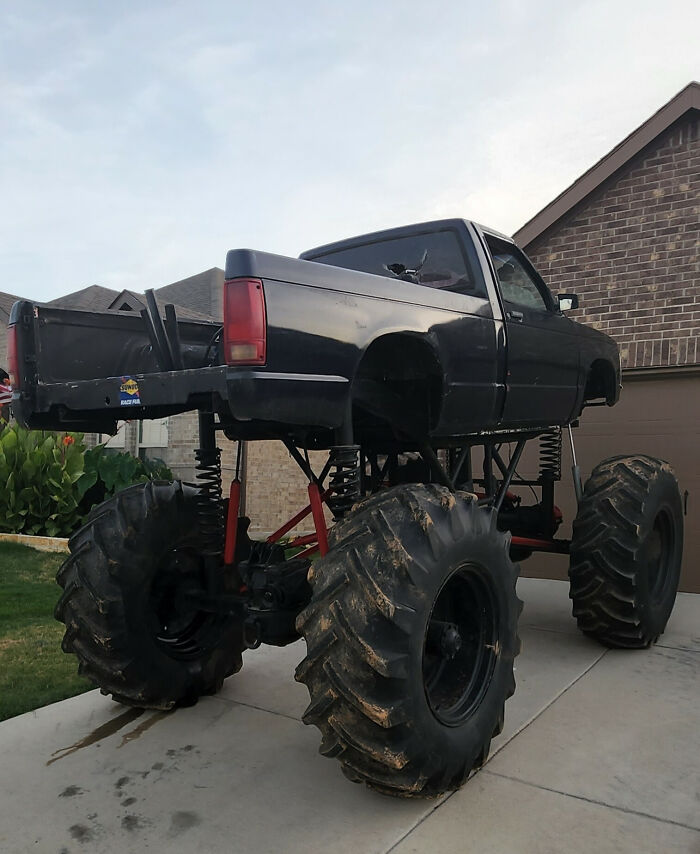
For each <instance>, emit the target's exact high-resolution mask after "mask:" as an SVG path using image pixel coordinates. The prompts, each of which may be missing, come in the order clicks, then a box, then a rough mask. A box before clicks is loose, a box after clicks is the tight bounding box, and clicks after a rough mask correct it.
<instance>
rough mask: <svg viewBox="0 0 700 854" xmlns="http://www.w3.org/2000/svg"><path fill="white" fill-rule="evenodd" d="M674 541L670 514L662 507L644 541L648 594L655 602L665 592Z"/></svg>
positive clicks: (669, 575) (661, 597)
mask: <svg viewBox="0 0 700 854" xmlns="http://www.w3.org/2000/svg"><path fill="white" fill-rule="evenodd" d="M674 541H675V540H674V532H673V520H672V518H671V514H670V513H669V511H668V510H666V509H662V510H660V511H659V512H658V513H657V514H656V518H655V519H654V525H653V527H652V529H651V531H650V532H649V535H648V537H647V538H646V541H645V543H644V552H645V555H646V562H647V571H648V573H649V575H648V578H649V595H650V596H651V598H652V599H653V600H654V601H655V602H658V601H660V600H661V599H663V597H664V595H665V593H666V592H667V591H666V588H667V586H668V582H669V579H670V577H671V574H670V572H669V570H670V567H671V558H672V555H673V550H674Z"/></svg>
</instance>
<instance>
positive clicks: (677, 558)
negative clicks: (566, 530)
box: [569, 455, 683, 649]
mask: <svg viewBox="0 0 700 854" xmlns="http://www.w3.org/2000/svg"><path fill="white" fill-rule="evenodd" d="M682 554H683V511H682V507H681V498H680V494H679V491H678V482H677V481H676V477H675V475H674V473H673V470H672V468H671V467H670V466H669V465H668V463H665V462H663V461H662V460H657V459H654V458H653V457H647V456H642V455H634V456H627V457H613V458H611V459H609V460H604V461H603V462H602V463H600V464H599V465H597V466H596V467H595V468H594V469H593V472H592V474H591V477H590V479H589V480H588V481H587V482H586V486H585V489H584V494H583V499H582V501H581V504H580V506H579V511H578V515H577V516H576V519H575V520H574V524H573V538H572V541H571V559H570V566H569V580H570V592H569V596H570V597H571V599H572V600H573V615H574V617H575V618H576V621H577V623H578V627H579V628H580V629H581V631H582V632H584V634H586V635H590V636H591V637H594V638H596V639H597V640H599V641H600V642H601V643H603V644H605V645H606V646H610V647H622V648H627V649H641V648H644V647H648V646H649V645H650V644H652V643H654V642H655V641H656V640H657V639H658V637H659V635H661V634H662V632H663V631H664V629H665V628H666V623H667V622H668V618H669V616H670V614H671V611H672V609H673V604H674V602H675V598H676V590H677V589H678V579H679V576H680V571H681V559H682Z"/></svg>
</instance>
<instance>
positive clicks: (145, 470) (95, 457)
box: [82, 445, 173, 513]
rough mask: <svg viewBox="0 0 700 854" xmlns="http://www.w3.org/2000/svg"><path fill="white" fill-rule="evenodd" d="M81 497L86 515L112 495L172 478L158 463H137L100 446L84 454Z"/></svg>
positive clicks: (160, 461) (129, 456)
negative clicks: (133, 486)
mask: <svg viewBox="0 0 700 854" xmlns="http://www.w3.org/2000/svg"><path fill="white" fill-rule="evenodd" d="M84 477H85V484H86V487H85V495H84V499H83V501H82V506H83V508H84V510H85V512H86V513H87V512H88V511H89V510H90V509H91V508H92V507H93V506H94V505H95V504H100V503H101V502H102V501H105V499H107V498H110V497H111V496H112V495H114V494H115V493H116V492H119V491H120V490H122V489H124V488H126V487H127V486H131V484H133V483H145V482H146V481H147V480H172V479H173V474H172V472H171V471H170V469H169V468H168V467H167V466H166V465H165V463H164V462H163V461H162V460H141V459H138V458H137V457H133V456H132V455H131V454H129V453H126V452H120V453H115V452H114V451H109V450H107V449H106V448H105V446H104V445H97V447H95V448H91V449H89V450H87V451H86V452H85V474H84Z"/></svg>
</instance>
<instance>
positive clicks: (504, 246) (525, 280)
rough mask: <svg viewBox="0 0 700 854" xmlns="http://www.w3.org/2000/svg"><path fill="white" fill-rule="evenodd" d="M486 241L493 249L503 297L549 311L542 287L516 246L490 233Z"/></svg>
mask: <svg viewBox="0 0 700 854" xmlns="http://www.w3.org/2000/svg"><path fill="white" fill-rule="evenodd" d="M486 242H487V243H488V247H489V249H490V250H491V258H492V259H493V266H494V268H495V270H496V275H497V276H498V283H499V285H500V288H501V294H502V295H503V299H504V300H505V301H506V302H509V303H512V304H514V305H521V306H524V307H525V308H534V309H539V310H540V311H547V310H548V304H547V299H546V297H545V295H544V293H543V291H542V290H541V287H540V286H539V285H538V283H537V282H536V281H535V280H534V279H533V278H532V276H531V275H530V273H529V272H528V271H527V270H526V269H525V267H524V266H523V264H522V262H521V261H520V259H519V258H518V256H517V255H516V253H515V251H514V248H513V247H512V246H511V245H510V244H508V243H506V242H505V241H503V240H498V239H497V238H493V237H491V236H490V235H487V236H486Z"/></svg>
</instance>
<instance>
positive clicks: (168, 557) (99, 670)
mask: <svg viewBox="0 0 700 854" xmlns="http://www.w3.org/2000/svg"><path fill="white" fill-rule="evenodd" d="M196 495H197V490H196V489H194V488H192V487H187V486H183V485H182V484H180V483H148V484H138V485H137V486H132V487H129V488H128V489H125V490H124V491H123V492H120V493H118V494H117V495H116V496H114V498H112V499H110V500H109V501H106V502H104V504H101V505H100V506H99V507H97V508H96V509H95V510H94V511H93V512H92V514H91V516H90V518H89V520H88V522H87V524H86V525H85V526H84V527H82V528H81V529H80V530H79V531H78V532H77V533H75V534H74V535H73V537H71V540H70V542H69V547H70V550H71V555H70V557H69V558H68V559H67V560H66V561H65V563H64V564H63V566H62V567H61V568H60V570H59V572H58V576H57V581H58V583H59V584H60V585H61V587H63V588H64V590H63V595H62V596H61V598H60V600H59V602H58V605H57V606H56V612H55V615H56V619H58V620H60V621H62V622H63V623H65V624H66V632H65V635H64V638H63V644H62V646H63V650H64V651H65V652H72V653H75V655H76V656H77V657H78V660H79V672H80V673H81V674H83V675H84V676H87V677H88V678H89V679H90V680H91V681H92V682H94V683H95V685H97V686H98V687H100V688H101V689H102V692H103V693H104V694H111V695H112V696H113V697H114V699H115V700H117V701H118V702H121V703H125V704H127V705H131V706H138V707H141V708H149V709H170V708H173V707H174V706H178V705H191V704H192V703H194V702H196V701H197V698H198V697H200V696H201V695H203V694H211V693H214V692H215V691H217V690H218V689H219V688H220V687H221V685H222V683H223V680H224V678H225V677H226V676H228V675H230V674H231V673H235V672H237V671H238V670H240V668H241V665H242V658H241V653H242V650H243V648H244V645H243V634H242V629H241V625H240V623H238V622H236V621H234V620H233V619H232V618H230V617H220V616H214V615H211V614H205V613H203V612H201V611H198V610H197V608H196V606H193V605H190V604H187V599H186V598H184V597H183V595H182V594H183V591H184V590H185V589H186V588H188V589H194V590H201V591H204V590H207V592H210V593H216V591H215V590H211V588H210V583H209V584H208V583H207V581H206V573H205V570H204V566H203V562H202V559H201V557H200V555H199V554H198V545H199V541H198V524H197V513H196V505H195V498H196ZM217 583H218V584H219V585H222V584H223V581H222V580H221V579H219V580H218V581H217Z"/></svg>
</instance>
